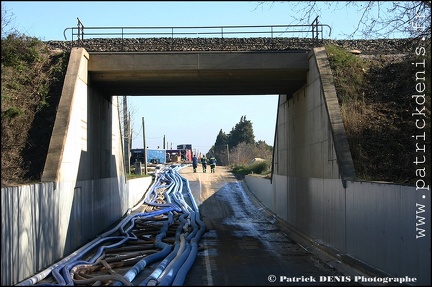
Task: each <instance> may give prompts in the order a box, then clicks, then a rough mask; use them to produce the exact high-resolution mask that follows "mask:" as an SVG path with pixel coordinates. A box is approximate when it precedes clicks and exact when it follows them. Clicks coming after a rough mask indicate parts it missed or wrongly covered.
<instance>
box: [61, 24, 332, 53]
mask: <svg viewBox="0 0 432 287" xmlns="http://www.w3.org/2000/svg"><path fill="white" fill-rule="evenodd" d="M77 20H78V24H77V27H69V28H66V29H65V30H64V32H63V35H64V37H65V40H68V39H67V36H66V35H67V33H70V36H71V37H70V41H71V47H74V46H75V47H82V46H84V44H85V43H84V40H90V39H100V38H104V39H107V38H108V39H110V38H111V39H121V45H122V46H123V45H125V40H126V39H132V38H170V39H173V40H174V39H176V38H220V39H226V38H253V37H264V38H271V39H274V38H303V39H310V40H311V41H312V43H313V44H315V45H318V44H321V43H322V42H323V34H324V33H323V31H324V28H328V30H329V34H328V35H329V37H330V35H331V27H330V26H329V25H327V24H321V23H319V21H318V17H316V18H315V20H314V21H313V22H312V23H311V24H309V25H264V26H262V25H256V26H241V25H236V26H196V27H186V26H183V27H181V26H180V27H86V26H84V25H83V23H82V22H81V21H80V19H79V18H77ZM84 38H85V39H84Z"/></svg>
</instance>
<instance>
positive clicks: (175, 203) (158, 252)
mask: <svg viewBox="0 0 432 287" xmlns="http://www.w3.org/2000/svg"><path fill="white" fill-rule="evenodd" d="M183 167H184V166H180V165H178V166H170V167H165V168H164V169H163V170H162V171H161V172H159V173H157V174H156V179H155V183H154V184H153V185H152V186H151V188H150V189H149V191H148V192H147V193H146V196H145V199H144V203H145V204H146V205H149V206H153V207H154V209H152V211H150V212H144V213H137V214H134V215H127V216H125V217H124V218H123V220H122V221H121V222H120V223H119V224H118V225H117V226H116V227H115V228H113V229H111V230H110V231H108V232H106V233H104V234H102V235H100V236H99V237H97V238H96V239H95V240H93V241H91V242H90V243H88V244H86V245H85V246H83V247H81V248H80V249H78V250H77V251H75V252H73V253H72V254H70V255H69V256H67V257H65V258H64V259H62V260H60V261H59V262H57V263H56V264H54V265H52V266H50V267H49V268H47V269H45V270H43V271H42V272H40V273H38V274H36V275H34V276H32V277H30V278H28V279H26V280H24V281H22V282H20V283H18V284H17V286H29V285H38V286H74V285H92V284H98V282H99V284H100V282H101V281H105V282H106V281H108V282H112V284H111V285H113V286H122V285H126V286H133V285H132V283H131V282H132V281H133V280H134V279H135V278H136V277H137V275H138V274H140V272H142V271H143V270H144V268H145V267H146V266H149V264H150V263H154V262H158V261H160V263H159V264H158V265H157V267H156V268H155V269H154V270H153V272H152V273H151V274H150V275H149V276H148V277H147V278H146V279H144V280H142V281H141V282H140V283H139V284H138V285H139V286H157V285H161V286H169V285H171V286H181V285H183V283H184V281H185V279H186V276H187V274H188V272H189V270H190V268H191V267H192V265H193V263H194V261H195V259H196V256H197V253H198V242H199V241H200V239H201V237H202V235H203V234H204V232H205V225H204V222H203V221H202V220H201V218H200V213H199V209H198V207H197V205H196V203H195V200H194V198H193V196H192V193H191V189H190V186H189V182H188V181H187V180H186V179H185V178H184V177H183V176H181V175H180V174H179V170H180V169H182V168H183ZM162 215H165V216H166V221H165V222H164V223H163V225H162V228H160V230H159V233H158V234H157V235H156V236H155V238H154V241H153V244H154V249H153V250H147V251H141V252H140V254H141V255H142V254H145V255H143V256H142V258H141V259H140V260H136V262H135V264H133V266H132V267H131V268H130V269H128V270H127V272H126V273H124V275H120V274H118V273H114V274H106V275H99V276H95V277H92V278H80V279H76V278H74V275H75V274H76V273H77V272H78V270H80V268H90V267H92V266H95V265H96V264H99V265H100V264H101V263H102V264H105V265H106V264H107V261H108V260H107V259H106V258H105V252H106V251H109V250H110V249H115V248H119V247H121V246H122V245H124V244H125V243H127V242H130V241H137V240H138V237H137V235H136V234H135V233H134V231H133V229H134V226H135V222H137V221H138V220H150V219H153V218H158V217H160V216H162ZM175 220H177V221H179V223H178V226H177V228H176V232H175V241H174V243H173V244H169V243H166V242H163V240H164V239H165V238H166V237H167V232H168V228H169V226H172V225H173V223H174V221H175ZM113 234H115V235H113ZM89 257H90V259H85V258H89ZM48 276H51V277H52V278H51V280H45V281H44V279H45V278H47V277H48ZM53 282H54V283H53ZM135 285H137V284H135Z"/></svg>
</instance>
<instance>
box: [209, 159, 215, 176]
mask: <svg viewBox="0 0 432 287" xmlns="http://www.w3.org/2000/svg"><path fill="white" fill-rule="evenodd" d="M209 164H210V172H211V173H214V172H215V167H216V158H215V157H214V156H211V157H210V159H209Z"/></svg>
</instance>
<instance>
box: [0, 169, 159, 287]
mask: <svg viewBox="0 0 432 287" xmlns="http://www.w3.org/2000/svg"><path fill="white" fill-rule="evenodd" d="M151 182H152V177H145V178H140V179H133V180H129V181H127V183H126V184H125V185H124V187H123V188H122V192H121V193H120V192H119V188H118V185H117V179H101V180H89V181H80V182H77V183H76V185H71V184H69V183H62V184H58V185H57V186H56V184H54V183H53V182H49V183H38V184H32V185H23V186H16V187H6V188H2V189H1V218H2V229H1V242H2V244H1V275H2V276H1V285H2V286H11V285H14V284H16V283H18V282H20V281H22V280H24V279H25V278H27V277H29V276H31V275H33V274H34V273H38V272H40V271H42V270H43V269H44V268H46V267H47V266H50V265H52V264H53V263H54V262H55V261H57V260H59V259H61V258H63V257H65V256H67V255H69V254H70V253H71V252H73V251H75V250H76V249H77V248H78V247H80V246H82V245H84V244H86V243H87V242H89V241H91V240H93V239H94V238H96V237H97V235H99V234H101V233H103V231H105V230H106V229H107V228H109V227H110V226H111V225H112V224H114V223H115V222H116V221H118V220H120V219H121V218H122V217H123V216H125V214H126V213H127V211H128V209H129V208H132V207H133V206H134V205H136V204H137V203H138V202H139V201H140V200H141V198H142V197H143V196H144V194H145V192H146V191H147V189H148V187H149V186H150V184H151ZM119 203H120V204H119Z"/></svg>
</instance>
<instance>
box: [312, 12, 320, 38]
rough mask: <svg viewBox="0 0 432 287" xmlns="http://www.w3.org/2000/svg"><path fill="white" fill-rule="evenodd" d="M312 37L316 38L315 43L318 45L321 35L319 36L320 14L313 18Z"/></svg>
mask: <svg viewBox="0 0 432 287" xmlns="http://www.w3.org/2000/svg"><path fill="white" fill-rule="evenodd" d="M311 26H312V39H313V40H315V44H316V45H318V42H319V40H318V39H319V37H318V34H319V32H318V16H316V18H315V20H313V22H312V24H311Z"/></svg>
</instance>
